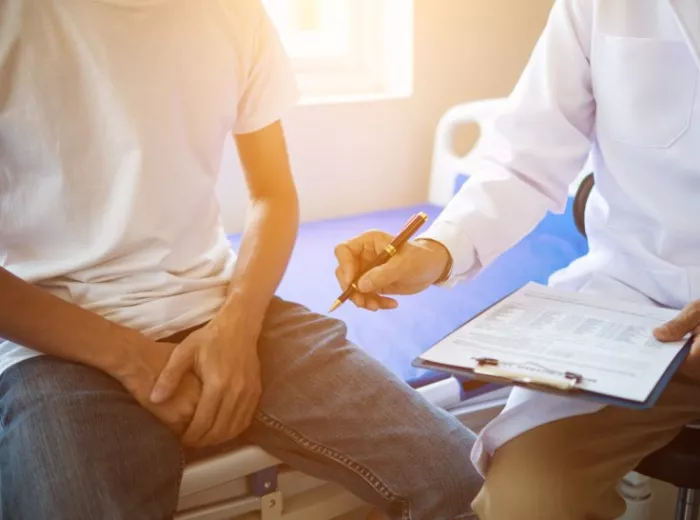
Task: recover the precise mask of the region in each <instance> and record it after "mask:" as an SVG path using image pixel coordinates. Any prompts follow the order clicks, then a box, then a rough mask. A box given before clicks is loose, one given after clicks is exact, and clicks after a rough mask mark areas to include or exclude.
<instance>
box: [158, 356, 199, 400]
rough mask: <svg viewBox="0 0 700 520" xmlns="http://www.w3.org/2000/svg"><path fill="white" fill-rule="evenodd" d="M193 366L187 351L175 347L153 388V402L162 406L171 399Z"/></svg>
mask: <svg viewBox="0 0 700 520" xmlns="http://www.w3.org/2000/svg"><path fill="white" fill-rule="evenodd" d="M191 364H192V363H191V358H190V356H189V355H187V352H186V349H184V348H182V347H180V346H178V347H175V350H173V353H172V354H171V355H170V359H168V363H167V364H166V365H165V368H164V369H163V371H162V372H161V373H160V375H159V376H158V380H157V381H156V384H155V386H154V387H153V391H152V392H151V401H152V402H153V403H155V404H160V403H163V402H165V401H167V400H168V399H170V398H171V397H172V396H173V394H174V393H175V391H176V390H177V388H178V387H179V386H180V382H181V381H182V378H183V377H185V374H186V373H187V371H188V370H190V368H191Z"/></svg>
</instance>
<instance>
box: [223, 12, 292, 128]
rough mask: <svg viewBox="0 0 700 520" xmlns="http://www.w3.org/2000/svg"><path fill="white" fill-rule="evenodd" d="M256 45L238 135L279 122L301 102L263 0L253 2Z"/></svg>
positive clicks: (240, 106) (246, 77)
mask: <svg viewBox="0 0 700 520" xmlns="http://www.w3.org/2000/svg"><path fill="white" fill-rule="evenodd" d="M254 4H255V8H254V13H255V16H254V17H253V20H254V22H253V23H254V31H253V39H254V42H253V45H252V47H251V55H250V56H249V59H248V60H246V62H247V64H248V66H247V70H245V71H244V77H243V81H242V84H243V88H242V92H241V96H240V99H239V102H238V117H237V119H236V124H235V125H234V128H233V132H234V133H235V134H245V133H250V132H255V131H257V130H260V129H262V128H265V127H266V126H268V125H270V124H272V123H274V122H276V121H278V120H279V119H281V118H282V116H283V114H284V113H285V112H286V111H287V110H289V109H290V108H291V107H292V106H294V105H295V104H296V103H297V101H298V99H299V89H298V86H297V82H296V77H295V74H294V70H293V68H292V63H291V60H290V59H289V56H288V55H287V53H286V51H285V50H284V47H283V45H282V41H281V39H280V36H279V34H278V32H277V29H276V28H275V27H274V25H273V23H272V20H271V19H270V16H269V15H268V13H267V11H266V10H265V7H264V6H263V5H262V2H261V1H260V0H254Z"/></svg>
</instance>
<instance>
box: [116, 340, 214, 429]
mask: <svg viewBox="0 0 700 520" xmlns="http://www.w3.org/2000/svg"><path fill="white" fill-rule="evenodd" d="M174 348H175V345H172V344H170V343H157V342H154V341H150V340H146V339H144V340H143V342H142V343H139V345H138V346H137V349H138V350H135V351H134V352H133V356H134V362H133V363H132V364H131V366H130V368H129V369H127V370H126V371H125V372H122V373H121V374H120V375H118V376H117V378H118V379H119V380H120V381H121V383H122V384H123V385H124V387H125V388H126V389H127V390H128V391H129V393H131V395H132V396H133V397H134V398H135V399H136V400H137V401H138V402H139V404H141V406H143V407H144V408H146V409H147V410H148V411H150V412H151V413H152V414H153V415H155V416H156V418H158V419H159V420H160V421H161V422H162V423H164V424H165V425H166V426H167V427H168V428H170V429H171V430H172V431H173V433H175V435H177V436H178V437H181V436H182V435H183V434H184V432H185V430H186V429H187V427H188V425H189V424H190V421H191V420H192V418H193V416H194V412H195V409H196V407H197V403H198V402H199V399H200V396H201V393H202V385H201V383H200V382H199V379H197V377H196V376H195V375H194V374H191V373H190V374H185V376H184V377H183V378H182V381H181V383H180V385H179V387H178V388H177V392H174V393H173V395H172V397H170V398H169V399H168V400H166V401H163V402H161V403H158V404H156V403H154V402H152V401H151V398H150V396H151V393H152V391H153V387H154V385H155V383H156V380H157V378H158V376H159V375H160V374H161V373H162V371H163V369H164V368H165V366H166V364H167V362H168V359H169V358H170V356H171V354H172V352H173V350H174Z"/></svg>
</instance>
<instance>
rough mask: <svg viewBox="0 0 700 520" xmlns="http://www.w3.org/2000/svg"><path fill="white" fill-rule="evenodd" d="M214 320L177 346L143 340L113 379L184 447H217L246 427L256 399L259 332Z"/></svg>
mask: <svg viewBox="0 0 700 520" xmlns="http://www.w3.org/2000/svg"><path fill="white" fill-rule="evenodd" d="M240 315H242V313H235V312H227V313H226V316H227V317H226V318H223V317H222V318H215V319H214V320H212V321H211V322H210V323H209V324H207V325H205V326H204V327H202V328H200V329H198V330H196V331H194V332H193V333H192V334H190V335H189V336H188V337H187V338H186V339H185V340H184V341H183V342H182V343H180V344H178V345H174V344H171V343H157V342H154V341H150V340H144V341H143V342H139V344H137V345H134V346H133V348H131V349H130V354H129V356H128V361H127V364H126V366H127V367H128V368H126V369H122V370H121V371H120V372H121V373H120V374H119V376H118V377H117V379H119V380H120V381H121V382H122V384H123V385H124V386H125V387H126V389H127V390H128V391H129V392H130V393H131V394H132V395H133V396H134V398H135V399H136V400H137V401H138V402H139V403H140V404H141V405H142V406H143V407H145V408H146V409H147V410H149V411H150V412H151V413H153V415H155V416H156V418H158V419H159V420H160V421H161V422H163V423H164V424H165V425H166V426H168V427H169V428H170V429H171V430H172V431H173V432H174V433H175V434H176V435H177V436H178V437H179V438H180V439H181V442H182V444H183V445H185V446H188V447H193V448H195V447H204V446H213V445H217V444H222V443H224V442H227V441H230V440H232V439H234V438H236V437H237V436H239V435H240V434H241V433H242V432H243V431H244V430H245V429H246V428H247V427H248V426H249V425H250V423H251V421H252V419H253V416H254V414H255V410H256V408H257V406H258V402H259V399H260V395H261V391H262V388H261V381H260V365H259V361H258V355H257V340H258V331H256V330H247V329H246V327H245V326H244V324H243V323H241V320H240V319H238V318H237V317H236V316H240Z"/></svg>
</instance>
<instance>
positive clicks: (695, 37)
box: [670, 0, 700, 67]
mask: <svg viewBox="0 0 700 520" xmlns="http://www.w3.org/2000/svg"><path fill="white" fill-rule="evenodd" d="M670 2H671V7H672V8H673V11H674V13H675V15H676V18H677V19H678V23H679V24H680V26H681V30H682V31H683V35H684V36H685V39H686V40H687V42H688V45H689V46H690V49H691V51H692V52H693V56H694V57H695V62H696V63H697V64H698V67H700V2H699V1H698V0H670Z"/></svg>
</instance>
